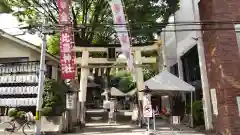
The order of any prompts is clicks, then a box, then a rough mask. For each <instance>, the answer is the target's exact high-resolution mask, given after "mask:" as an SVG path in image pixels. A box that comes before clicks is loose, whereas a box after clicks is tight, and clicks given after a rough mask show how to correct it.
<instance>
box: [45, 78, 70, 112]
mask: <svg viewBox="0 0 240 135" xmlns="http://www.w3.org/2000/svg"><path fill="white" fill-rule="evenodd" d="M68 89H69V87H67V86H66V85H65V83H64V82H62V83H60V82H57V81H55V80H52V79H46V81H45V87H44V93H43V105H42V112H41V114H42V115H43V116H61V115H62V113H63V112H64V111H65V109H66V92H67V91H68Z"/></svg>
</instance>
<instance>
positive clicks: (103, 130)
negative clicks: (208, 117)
mask: <svg viewBox="0 0 240 135" xmlns="http://www.w3.org/2000/svg"><path fill="white" fill-rule="evenodd" d="M180 128H181V129H182V130H181V131H179V130H171V127H170V126H167V125H161V124H158V126H157V128H156V130H157V135H204V134H202V133H198V132H196V131H193V130H191V129H189V128H187V127H184V126H183V127H180ZM145 131H146V130H145V129H139V128H138V127H135V126H133V125H130V124H107V123H89V124H87V125H86V127H85V128H84V129H83V131H81V132H78V133H71V134H67V135H144V133H145Z"/></svg>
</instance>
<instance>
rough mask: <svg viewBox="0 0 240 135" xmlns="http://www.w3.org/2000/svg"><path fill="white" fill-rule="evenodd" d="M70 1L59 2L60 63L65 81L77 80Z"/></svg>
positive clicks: (59, 0) (62, 0)
mask: <svg viewBox="0 0 240 135" xmlns="http://www.w3.org/2000/svg"><path fill="white" fill-rule="evenodd" d="M70 4H71V1H70V0H58V8H59V23H60V25H62V26H61V31H60V62H61V72H62V77H63V79H74V78H75V53H74V51H73V47H74V41H73V40H74V39H73V36H74V35H73V30H72V26H71V20H70V17H69V15H70V14H69V6H70Z"/></svg>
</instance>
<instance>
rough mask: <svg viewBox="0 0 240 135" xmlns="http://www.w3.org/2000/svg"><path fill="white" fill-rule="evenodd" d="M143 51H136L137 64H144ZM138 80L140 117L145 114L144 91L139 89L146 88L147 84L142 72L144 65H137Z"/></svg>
mask: <svg viewBox="0 0 240 135" xmlns="http://www.w3.org/2000/svg"><path fill="white" fill-rule="evenodd" d="M141 58H142V55H141V51H138V50H137V51H135V63H136V64H142V62H141ZM136 82H137V89H138V104H139V113H140V115H139V116H140V118H142V116H143V108H142V102H143V95H144V93H143V92H139V90H144V89H145V85H144V80H143V72H142V67H139V66H138V67H136Z"/></svg>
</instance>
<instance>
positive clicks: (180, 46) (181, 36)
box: [175, 0, 196, 56]
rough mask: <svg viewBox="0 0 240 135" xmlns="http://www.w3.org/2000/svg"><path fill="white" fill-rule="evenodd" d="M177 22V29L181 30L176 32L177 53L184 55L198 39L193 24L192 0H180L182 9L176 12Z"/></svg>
mask: <svg viewBox="0 0 240 135" xmlns="http://www.w3.org/2000/svg"><path fill="white" fill-rule="evenodd" d="M175 22H176V23H177V25H176V29H177V30H180V31H177V32H176V38H177V53H178V56H182V55H183V54H184V53H186V52H187V51H188V50H189V49H191V48H192V47H193V46H194V45H195V44H196V41H195V40H194V39H193V38H196V31H193V30H192V29H195V26H194V25H189V24H193V22H194V16H193V5H192V0H180V9H179V10H178V11H177V12H176V13H175Z"/></svg>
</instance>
